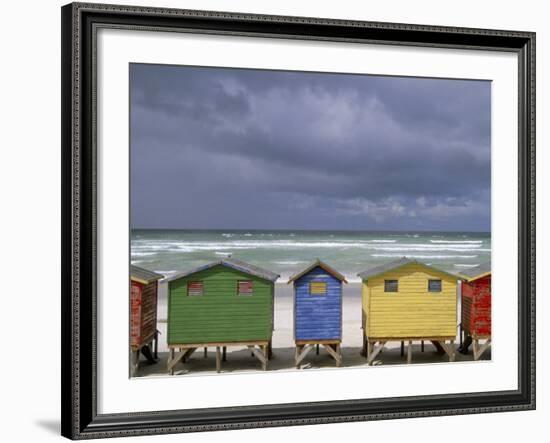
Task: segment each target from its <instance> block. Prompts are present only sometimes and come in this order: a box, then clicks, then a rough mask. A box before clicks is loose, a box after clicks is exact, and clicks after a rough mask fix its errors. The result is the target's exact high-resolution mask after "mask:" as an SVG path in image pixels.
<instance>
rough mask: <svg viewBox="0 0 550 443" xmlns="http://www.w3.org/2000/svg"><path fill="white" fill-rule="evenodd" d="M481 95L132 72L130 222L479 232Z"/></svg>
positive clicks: (418, 87) (485, 108) (453, 84)
mask: <svg viewBox="0 0 550 443" xmlns="http://www.w3.org/2000/svg"><path fill="white" fill-rule="evenodd" d="M490 88H491V86H490V82H487V81H468V80H447V79H445V80H442V79H428V78H406V77H383V76H367V75H350V74H326V73H305V72H288V71H265V70H245V69H222V68H198V67H186V66H163V65H144V64H131V65H130V119H131V122H130V123H131V126H130V135H131V142H130V153H131V225H132V227H133V228H182V229H296V230H298V229H318V230H325V229H326V230H405V231H415V230H437V231H489V230H490V222H491V220H490V217H491V212H490V207H491V201H490V190H491V148H490V146H491V127H490V121H491V95H490V94H491V92H490Z"/></svg>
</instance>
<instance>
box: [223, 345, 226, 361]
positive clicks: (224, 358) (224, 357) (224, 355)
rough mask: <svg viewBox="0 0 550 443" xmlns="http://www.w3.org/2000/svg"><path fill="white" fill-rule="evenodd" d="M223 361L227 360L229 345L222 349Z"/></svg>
mask: <svg viewBox="0 0 550 443" xmlns="http://www.w3.org/2000/svg"><path fill="white" fill-rule="evenodd" d="M222 361H227V346H224V347H223V351H222Z"/></svg>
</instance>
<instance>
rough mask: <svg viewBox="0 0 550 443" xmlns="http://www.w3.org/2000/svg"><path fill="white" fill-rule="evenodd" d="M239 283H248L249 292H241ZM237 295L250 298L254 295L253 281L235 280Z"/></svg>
mask: <svg viewBox="0 0 550 443" xmlns="http://www.w3.org/2000/svg"><path fill="white" fill-rule="evenodd" d="M241 283H250V292H249V293H248V292H241V291H240V286H241ZM237 295H238V296H239V297H252V296H253V295H254V280H237Z"/></svg>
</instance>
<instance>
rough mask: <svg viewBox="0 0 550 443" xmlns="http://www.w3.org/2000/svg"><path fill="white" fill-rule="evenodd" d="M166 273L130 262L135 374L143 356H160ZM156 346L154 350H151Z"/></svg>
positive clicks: (132, 342)
mask: <svg viewBox="0 0 550 443" xmlns="http://www.w3.org/2000/svg"><path fill="white" fill-rule="evenodd" d="M162 278H164V276H163V275H161V274H157V273H156V272H152V271H149V270H147V269H143V268H140V267H138V266H134V265H130V353H131V365H130V373H131V375H132V376H133V375H135V373H136V370H137V368H138V362H139V355H140V353H142V354H143V355H144V356H145V357H146V358H147V360H149V362H150V363H153V362H155V361H156V359H157V350H158V331H157V293H158V281H159V280H160V279H162ZM151 348H153V350H151Z"/></svg>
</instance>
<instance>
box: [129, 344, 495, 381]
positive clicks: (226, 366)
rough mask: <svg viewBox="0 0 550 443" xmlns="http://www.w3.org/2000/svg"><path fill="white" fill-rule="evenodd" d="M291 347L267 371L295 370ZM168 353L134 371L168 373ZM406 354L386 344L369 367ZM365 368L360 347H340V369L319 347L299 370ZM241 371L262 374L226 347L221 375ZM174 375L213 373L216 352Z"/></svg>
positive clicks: (424, 357) (430, 360)
mask: <svg viewBox="0 0 550 443" xmlns="http://www.w3.org/2000/svg"><path fill="white" fill-rule="evenodd" d="M413 351H414V353H415V358H414V360H413V362H412V364H413V365H415V364H434V363H443V364H447V365H448V364H452V363H449V361H448V358H447V357H446V355H445V354H441V353H439V352H438V351H437V350H436V349H435V347H434V346H432V345H431V344H429V343H426V344H425V346H424V351H422V349H421V345H420V343H419V344H414V345H413ZM294 352H295V348H294V347H282V348H274V349H273V356H272V359H271V360H269V367H268V370H267V372H268V373H269V372H274V371H299V370H298V369H296V368H295V365H294ZM168 357H169V354H168V352H160V353H159V361H158V362H157V363H156V364H148V363H147V362H146V361H141V362H140V365H139V368H138V371H137V374H136V376H137V377H149V376H168V372H167V371H166V363H167V360H168ZM481 360H485V361H487V360H491V352H490V349H489V351H488V352H486V353H485V354H484V355H483V357H482V358H481ZM473 361H474V360H473V355H472V353H471V352H470V353H469V354H468V355H463V354H460V353H457V358H456V362H458V363H463V362H473ZM406 364H407V357H406V355H405V356H403V355H401V349H400V347H399V346H395V347H387V348H384V350H383V351H382V355H381V356H380V358H377V359H376V360H375V361H374V362H373V366H375V367H376V366H390V365H406ZM366 367H368V364H367V359H366V358H365V357H363V356H362V355H361V347H360V346H358V347H343V348H342V365H341V366H340V368H336V367H335V366H334V359H333V358H332V357H331V356H330V355H329V354H328V353H327V352H326V351H324V350H323V348H322V347H321V349H320V351H319V354H316V352H315V350H312V351H311V352H310V353H309V355H308V359H307V361H305V362H304V363H303V364H302V365H301V369H300V370H325V369H330V370H338V369H346V368H347V369H351V368H363V369H364V368H366ZM232 373H233V374H241V373H259V374H265V372H264V371H261V364H260V362H259V361H258V359H256V358H255V357H253V356H252V355H251V353H250V351H249V350H248V349H245V348H242V349H233V350H230V348H229V349H228V350H227V354H226V360H225V361H222V365H221V375H223V374H232ZM174 375H180V376H204V375H217V373H216V353H215V349H214V348H208V352H207V356H206V358H205V357H204V349H201V350H200V351H199V350H197V352H195V353H194V354H193V355H192V356H191V357H190V358H189V359H188V360H187V361H186V362H185V363H181V362H180V363H178V365H177V366H176V367H175V368H174Z"/></svg>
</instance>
